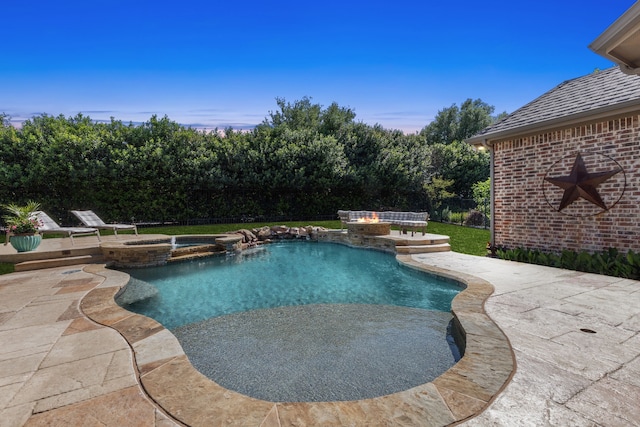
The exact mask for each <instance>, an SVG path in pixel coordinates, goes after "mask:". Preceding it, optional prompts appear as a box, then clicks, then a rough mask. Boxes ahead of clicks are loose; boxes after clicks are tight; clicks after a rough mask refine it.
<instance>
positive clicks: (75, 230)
mask: <svg viewBox="0 0 640 427" xmlns="http://www.w3.org/2000/svg"><path fill="white" fill-rule="evenodd" d="M33 216H34V217H36V218H38V220H40V224H41V225H40V227H38V232H39V233H40V234H66V235H67V236H69V238H70V239H71V244H72V245H73V244H74V243H73V237H74V236H90V235H92V234H95V235H96V237H97V238H98V241H100V233H99V232H98V229H97V228H85V227H60V226H59V225H58V223H57V222H55V221H54V220H53V219H51V217H50V216H49V215H47V214H46V213H44V212H42V211H35V212H34V213H33Z"/></svg>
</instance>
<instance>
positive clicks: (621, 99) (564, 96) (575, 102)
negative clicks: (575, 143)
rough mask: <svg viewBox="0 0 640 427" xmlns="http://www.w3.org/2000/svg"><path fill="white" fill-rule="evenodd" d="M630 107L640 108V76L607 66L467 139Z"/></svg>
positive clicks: (525, 130)
mask: <svg viewBox="0 0 640 427" xmlns="http://www.w3.org/2000/svg"><path fill="white" fill-rule="evenodd" d="M630 107H640V76H635V75H628V74H624V73H623V72H622V71H620V69H619V68H618V67H613V68H608V69H606V70H604V71H597V72H594V73H592V74H589V75H586V76H584V77H579V78H577V79H573V80H567V81H565V82H563V83H560V84H559V85H558V86H556V87H555V88H553V89H551V90H550V91H549V92H547V93H545V94H544V95H542V96H540V97H539V98H537V99H535V100H533V101H531V102H530V103H528V104H527V105H525V106H523V107H521V108H519V109H518V110H516V111H514V112H513V113H511V114H509V115H508V116H507V117H505V118H504V119H502V120H500V121H499V122H497V123H494V124H493V125H491V126H489V127H487V128H485V129H483V130H482V131H480V132H479V133H478V134H476V135H474V136H473V137H471V138H469V139H467V140H466V141H467V142H468V143H470V144H480V143H482V142H483V141H488V140H492V139H498V138H505V137H509V136H513V135H515V134H523V133H528V132H534V131H536V130H540V129H546V128H550V127H552V126H556V125H562V124H568V123H571V122H574V121H578V120H581V119H584V118H585V117H590V116H598V115H601V114H604V113H610V112H612V111H617V110H625V109H628V108H630Z"/></svg>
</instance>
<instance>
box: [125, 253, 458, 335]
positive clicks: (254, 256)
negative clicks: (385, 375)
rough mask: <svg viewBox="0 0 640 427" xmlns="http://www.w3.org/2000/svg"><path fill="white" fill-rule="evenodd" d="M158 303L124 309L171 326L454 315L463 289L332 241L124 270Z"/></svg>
mask: <svg viewBox="0 0 640 427" xmlns="http://www.w3.org/2000/svg"><path fill="white" fill-rule="evenodd" d="M125 271H126V272H127V273H128V274H129V275H130V276H131V277H132V279H134V280H132V282H131V283H130V286H129V287H128V288H129V289H127V292H130V293H132V292H135V291H136V286H143V285H145V284H151V285H152V286H153V287H155V288H156V289H157V290H158V293H157V294H155V296H154V297H152V298H147V299H143V300H141V301H139V302H134V303H132V304H121V305H123V306H124V307H125V308H127V309H128V310H131V311H133V312H136V313H139V314H143V315H145V316H149V317H151V318H153V319H155V320H157V321H159V322H160V323H162V324H163V325H164V326H165V327H166V328H167V329H174V328H177V327H180V326H184V325H186V324H189V323H193V322H198V321H201V320H205V319H209V318H212V317H218V316H223V315H227V314H232V313H238V312H244V311H249V310H255V309H263V308H274V307H284V306H295V305H305V304H384V305H395V306H403V307H412V308H422V309H428V310H438V311H445V312H449V311H450V310H451V301H452V300H453V298H454V297H455V296H456V295H457V294H458V293H459V292H460V291H461V287H460V286H459V285H457V284H455V283H452V282H450V281H446V280H444V279H438V278H437V277H435V276H431V275H427V274H426V273H422V272H418V271H414V270H411V269H409V268H407V267H403V266H401V265H400V264H398V262H397V261H396V260H395V257H394V256H393V255H391V254H387V253H383V252H378V251H372V250H363V249H357V248H350V247H347V246H342V245H338V244H333V243H311V242H296V243H294V242H285V243H274V244H271V245H268V246H262V247H260V248H257V249H253V250H248V251H244V252H242V253H241V254H240V255H235V256H228V257H211V258H207V259H205V260H202V259H200V260H197V261H189V262H184V263H175V264H167V265H165V266H160V267H151V268H143V269H130V270H125Z"/></svg>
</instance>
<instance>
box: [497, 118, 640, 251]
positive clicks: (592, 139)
mask: <svg viewBox="0 0 640 427" xmlns="http://www.w3.org/2000/svg"><path fill="white" fill-rule="evenodd" d="M639 121H640V110H639V111H637V112H634V113H633V114H626V115H624V116H618V117H613V118H611V119H608V120H604V119H603V120H599V121H593V122H585V123H581V124H578V125H574V126H571V127H567V128H562V129H556V130H553V131H549V132H546V133H540V134H534V135H527V136H523V137H520V138H513V139H508V140H498V141H495V142H494V188H495V190H494V191H495V203H494V215H495V224H494V232H495V243H496V244H497V245H504V246H507V247H509V248H515V247H525V248H529V249H540V250H545V251H554V252H558V251H560V250H562V249H570V250H578V251H580V250H587V251H589V252H595V251H600V250H603V249H605V248H609V247H615V248H618V249H620V250H623V251H626V250H628V249H632V250H633V251H635V252H640V123H639ZM577 153H580V154H581V156H582V158H583V160H584V164H585V166H586V169H587V171H588V172H589V173H598V172H603V173H604V172H609V171H614V170H618V169H622V170H623V172H619V173H617V174H616V175H614V176H612V177H611V178H609V179H608V180H607V181H605V182H603V183H601V184H599V185H598V186H597V187H596V189H597V192H598V194H599V195H600V196H601V198H602V202H604V204H605V205H606V207H607V209H602V208H601V207H598V206H596V205H594V204H592V203H590V202H588V201H586V200H583V199H582V198H580V199H578V200H577V201H575V202H573V203H572V204H571V205H569V206H568V207H566V208H565V209H562V210H561V211H559V210H558V208H559V206H560V202H561V200H562V196H563V194H564V190H563V189H561V188H559V187H558V186H555V185H553V184H551V183H549V182H547V181H545V177H552V178H555V177H563V176H567V175H569V174H570V173H571V170H572V167H573V165H574V162H575V161H576V155H577Z"/></svg>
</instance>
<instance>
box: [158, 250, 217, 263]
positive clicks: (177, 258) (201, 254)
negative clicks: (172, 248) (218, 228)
mask: <svg viewBox="0 0 640 427" xmlns="http://www.w3.org/2000/svg"><path fill="white" fill-rule="evenodd" d="M222 253H225V252H224V251H223V252H221V251H202V252H189V253H185V254H182V255H171V257H169V259H167V262H176V261H188V260H191V259H196V258H206V257H210V256H215V255H220V254H222Z"/></svg>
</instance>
